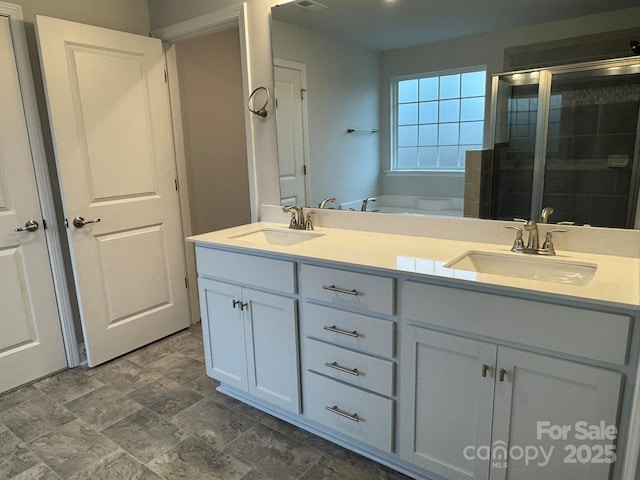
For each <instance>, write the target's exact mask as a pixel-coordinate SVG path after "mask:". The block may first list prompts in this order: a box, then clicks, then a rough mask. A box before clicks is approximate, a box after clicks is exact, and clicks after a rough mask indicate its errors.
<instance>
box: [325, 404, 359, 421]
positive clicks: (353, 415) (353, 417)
mask: <svg viewBox="0 0 640 480" xmlns="http://www.w3.org/2000/svg"><path fill="white" fill-rule="evenodd" d="M324 408H325V409H327V410H329V411H330V412H331V413H335V414H336V415H340V416H341V417H344V418H348V419H349V420H351V421H352V422H359V421H360V417H358V414H357V413H347V412H345V411H342V410H340V409H339V408H338V406H337V405H334V406H333V407H329V406H327V407H324Z"/></svg>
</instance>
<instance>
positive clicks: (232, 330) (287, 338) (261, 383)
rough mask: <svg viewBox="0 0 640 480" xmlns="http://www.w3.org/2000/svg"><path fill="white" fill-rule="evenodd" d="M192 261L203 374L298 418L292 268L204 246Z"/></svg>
mask: <svg viewBox="0 0 640 480" xmlns="http://www.w3.org/2000/svg"><path fill="white" fill-rule="evenodd" d="M196 256H197V262H198V276H199V278H198V287H199V293H200V310H201V316H202V328H203V335H204V339H205V341H204V345H205V357H206V369H207V374H208V375H209V376H210V377H212V378H215V379H217V380H219V381H220V382H221V383H223V384H226V385H228V386H230V387H233V388H235V389H238V390H241V391H244V392H247V393H249V394H251V395H253V396H255V397H256V398H257V399H260V400H264V401H266V402H269V403H271V404H273V405H276V406H278V407H281V408H283V409H286V410H288V411H291V412H294V413H298V412H299V411H300V394H299V391H300V389H299V382H298V372H299V369H298V329H297V311H296V310H297V309H296V304H297V301H296V299H295V298H292V297H291V295H292V294H293V293H294V285H295V284H294V266H295V264H294V263H293V262H287V261H282V260H275V259H269V258H264V257H255V256H251V255H244V254H238V253H234V252H225V251H220V250H214V249H207V248H204V247H198V248H197V249H196ZM256 264H259V265H260V267H262V268H258V269H256V268H255V265H256ZM208 277H211V278H208ZM213 278H215V280H214V279H213ZM218 279H222V280H224V281H222V280H218ZM227 279H231V282H233V283H231V282H229V281H226V280H227ZM278 280H279V281H278ZM244 285H250V286H251V287H248V286H244ZM254 287H258V288H267V287H268V288H269V289H270V290H274V289H275V290H278V289H279V290H282V293H283V294H274V293H271V292H264V291H260V290H258V289H256V288H254Z"/></svg>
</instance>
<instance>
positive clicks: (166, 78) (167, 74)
mask: <svg viewBox="0 0 640 480" xmlns="http://www.w3.org/2000/svg"><path fill="white" fill-rule="evenodd" d="M164 83H169V73H168V72H167V71H166V70H165V71H164Z"/></svg>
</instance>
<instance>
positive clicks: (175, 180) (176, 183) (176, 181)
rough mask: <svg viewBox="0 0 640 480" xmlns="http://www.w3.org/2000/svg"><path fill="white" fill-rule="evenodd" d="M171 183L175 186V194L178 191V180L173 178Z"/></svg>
mask: <svg viewBox="0 0 640 480" xmlns="http://www.w3.org/2000/svg"><path fill="white" fill-rule="evenodd" d="M173 183H174V184H175V186H176V192H177V191H178V179H177V178H174V179H173Z"/></svg>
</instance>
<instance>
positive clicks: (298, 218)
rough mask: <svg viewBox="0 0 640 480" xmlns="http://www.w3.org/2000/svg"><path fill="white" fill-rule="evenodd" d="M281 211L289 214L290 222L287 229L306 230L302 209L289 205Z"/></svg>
mask: <svg viewBox="0 0 640 480" xmlns="http://www.w3.org/2000/svg"><path fill="white" fill-rule="evenodd" d="M282 211H283V212H291V221H290V222H289V228H292V229H294V230H304V229H305V228H306V221H305V218H304V210H303V209H302V207H297V206H295V205H291V206H287V207H282ZM310 230H311V229H310Z"/></svg>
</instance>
